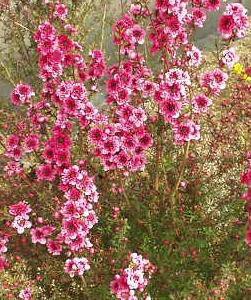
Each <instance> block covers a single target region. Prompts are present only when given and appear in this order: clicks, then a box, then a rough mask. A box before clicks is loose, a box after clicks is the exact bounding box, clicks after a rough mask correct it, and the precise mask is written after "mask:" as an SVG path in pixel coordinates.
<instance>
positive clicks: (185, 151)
mask: <svg viewBox="0 0 251 300" xmlns="http://www.w3.org/2000/svg"><path fill="white" fill-rule="evenodd" d="M189 146H190V142H187V144H186V146H185V149H184V157H183V160H182V162H181V165H180V169H179V177H178V179H177V181H176V183H175V185H174V189H173V191H172V194H171V202H172V205H173V206H175V204H176V201H175V195H176V193H177V191H178V188H179V186H180V182H181V180H182V177H183V174H184V171H185V167H186V161H187V157H188V153H189Z"/></svg>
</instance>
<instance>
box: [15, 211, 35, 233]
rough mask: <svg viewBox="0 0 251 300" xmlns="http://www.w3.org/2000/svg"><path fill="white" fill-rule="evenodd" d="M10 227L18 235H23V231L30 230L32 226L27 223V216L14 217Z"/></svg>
mask: <svg viewBox="0 0 251 300" xmlns="http://www.w3.org/2000/svg"><path fill="white" fill-rule="evenodd" d="M11 226H12V227H13V228H15V229H16V230H17V233H18V234H23V233H24V231H25V229H30V228H31V226H32V224H31V222H30V221H29V216H27V215H24V216H16V217H15V218H14V221H13V222H12V223H11Z"/></svg>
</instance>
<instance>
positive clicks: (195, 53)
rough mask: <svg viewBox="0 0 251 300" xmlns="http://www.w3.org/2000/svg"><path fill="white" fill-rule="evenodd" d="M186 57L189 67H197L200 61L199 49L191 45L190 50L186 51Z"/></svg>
mask: <svg viewBox="0 0 251 300" xmlns="http://www.w3.org/2000/svg"><path fill="white" fill-rule="evenodd" d="M187 58H188V65H189V66H190V67H193V66H194V67H198V66H199V65H200V64H201V62H202V54H201V51H200V50H199V49H198V48H196V47H195V46H194V45H193V46H192V48H191V50H189V51H187Z"/></svg>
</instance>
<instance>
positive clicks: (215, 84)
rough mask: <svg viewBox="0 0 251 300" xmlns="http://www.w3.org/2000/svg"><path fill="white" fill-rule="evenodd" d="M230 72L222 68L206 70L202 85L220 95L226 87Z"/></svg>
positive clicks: (202, 77)
mask: <svg viewBox="0 0 251 300" xmlns="http://www.w3.org/2000/svg"><path fill="white" fill-rule="evenodd" d="M227 80H228V74H227V73H225V72H223V71H222V70H221V69H215V70H213V71H209V72H205V73H204V74H203V75H202V76H201V86H202V87H205V88H207V90H208V92H210V93H212V94H213V95H218V94H219V93H220V92H221V90H224V89H225V88H226V82H227Z"/></svg>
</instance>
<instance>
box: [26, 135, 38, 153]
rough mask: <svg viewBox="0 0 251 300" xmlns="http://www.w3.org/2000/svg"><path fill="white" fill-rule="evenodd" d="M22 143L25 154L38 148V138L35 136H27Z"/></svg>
mask: <svg viewBox="0 0 251 300" xmlns="http://www.w3.org/2000/svg"><path fill="white" fill-rule="evenodd" d="M24 142H25V149H26V152H32V151H37V150H38V148H39V136H38V135H37V134H32V135H29V136H27V137H26V138H25V140H24Z"/></svg>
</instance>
